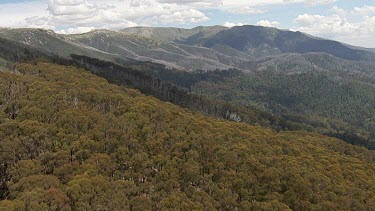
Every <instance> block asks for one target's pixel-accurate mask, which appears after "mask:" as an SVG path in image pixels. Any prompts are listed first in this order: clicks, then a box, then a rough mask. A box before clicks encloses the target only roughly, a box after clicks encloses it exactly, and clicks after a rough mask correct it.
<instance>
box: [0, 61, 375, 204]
mask: <svg viewBox="0 0 375 211" xmlns="http://www.w3.org/2000/svg"><path fill="white" fill-rule="evenodd" d="M17 69H18V70H19V72H20V73H19V74H14V73H10V72H0V91H1V93H8V94H5V95H1V96H0V102H1V109H2V110H3V112H4V113H5V118H4V121H2V122H1V124H0V150H4V151H5V150H10V151H11V150H13V149H15V150H16V161H17V162H16V165H14V166H10V167H9V169H10V170H9V174H10V175H11V177H10V178H9V180H8V182H7V185H8V186H9V190H10V192H9V196H8V198H7V200H3V201H0V209H3V210H24V209H26V210H150V209H153V210H166V209H171V210H176V209H178V210H234V209H238V210H290V209H292V210H313V209H317V210H321V209H329V210H351V209H355V210H369V209H372V207H374V206H375V201H374V198H375V177H374V175H375V164H374V162H375V154H374V152H373V151H368V150H366V149H364V148H360V147H356V146H352V145H349V144H346V143H345V142H343V141H341V140H338V139H335V138H330V137H326V136H322V135H319V134H315V133H308V132H285V131H284V132H283V131H280V132H275V131H273V130H270V129H266V128H263V127H259V126H249V125H246V124H243V123H235V122H229V121H224V120H217V119H213V118H209V117H204V116H201V115H199V114H196V113H193V112H191V111H188V110H186V109H182V108H180V107H178V106H175V105H173V104H171V103H164V102H161V101H159V100H157V99H155V98H153V97H148V96H145V95H142V94H141V93H140V92H138V91H136V90H132V89H128V88H124V87H120V86H116V85H111V84H109V83H108V82H107V81H106V80H104V79H101V78H99V77H96V76H94V75H92V74H90V73H89V72H87V71H84V70H82V69H77V68H74V67H68V66H59V65H53V64H48V63H38V64H37V65H32V64H20V65H18V66H17ZM9 108H14V109H9ZM1 156H2V158H3V159H4V160H11V157H12V156H13V155H11V154H9V155H8V154H1Z"/></svg>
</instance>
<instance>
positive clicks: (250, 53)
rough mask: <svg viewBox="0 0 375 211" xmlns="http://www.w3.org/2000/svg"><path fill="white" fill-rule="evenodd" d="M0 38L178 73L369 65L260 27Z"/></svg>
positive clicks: (354, 52) (318, 42) (10, 33)
mask: <svg viewBox="0 0 375 211" xmlns="http://www.w3.org/2000/svg"><path fill="white" fill-rule="evenodd" d="M0 37H2V38H6V39H10V40H13V41H17V42H22V43H25V44H27V45H30V46H32V47H35V48H38V49H41V50H43V51H46V52H48V53H53V54H56V55H60V56H65V57H66V56H69V54H79V55H85V56H90V57H93V58H98V59H103V60H108V61H116V60H129V59H134V60H138V61H151V62H154V63H159V64H163V65H166V66H168V67H171V68H175V69H182V70H188V71H191V70H198V69H202V70H215V69H222V70H225V69H231V68H235V69H240V70H245V71H246V70H252V69H253V68H254V63H255V62H256V61H258V60H260V59H264V58H266V57H274V56H279V55H283V54H289V53H298V54H304V53H312V52H313V53H327V54H330V55H333V56H335V57H338V58H342V59H347V60H353V61H374V60H375V53H374V52H371V49H368V50H366V49H364V48H353V47H350V46H349V45H346V44H342V43H340V42H336V41H331V40H325V39H321V38H315V37H312V36H309V35H306V34H303V33H301V32H292V31H287V30H279V29H276V28H268V27H261V26H238V27H232V28H227V27H223V26H209V27H203V26H201V27H196V28H193V29H181V28H153V27H134V28H126V29H123V30H120V31H110V30H94V31H91V32H88V33H84V34H77V35H60V34H55V33H54V32H53V31H48V30H40V29H0Z"/></svg>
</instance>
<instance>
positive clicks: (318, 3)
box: [283, 0, 337, 6]
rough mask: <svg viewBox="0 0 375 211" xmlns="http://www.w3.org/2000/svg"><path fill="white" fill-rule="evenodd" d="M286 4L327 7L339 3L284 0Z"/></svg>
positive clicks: (318, 0)
mask: <svg viewBox="0 0 375 211" xmlns="http://www.w3.org/2000/svg"><path fill="white" fill-rule="evenodd" d="M283 1H284V2H285V3H304V4H305V5H306V6H318V5H327V4H332V3H335V2H337V0H283Z"/></svg>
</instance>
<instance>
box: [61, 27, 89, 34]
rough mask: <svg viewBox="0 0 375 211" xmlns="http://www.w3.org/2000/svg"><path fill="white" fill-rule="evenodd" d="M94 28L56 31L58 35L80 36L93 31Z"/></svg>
mask: <svg viewBox="0 0 375 211" xmlns="http://www.w3.org/2000/svg"><path fill="white" fill-rule="evenodd" d="M94 29H95V28H94V27H76V28H69V29H66V30H65V29H63V30H59V31H56V32H57V33H59V34H82V33H86V32H89V31H92V30H94Z"/></svg>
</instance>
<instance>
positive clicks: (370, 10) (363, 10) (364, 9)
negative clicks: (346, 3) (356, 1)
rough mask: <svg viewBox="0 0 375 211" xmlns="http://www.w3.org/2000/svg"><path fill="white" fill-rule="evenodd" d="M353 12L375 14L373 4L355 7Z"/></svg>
mask: <svg viewBox="0 0 375 211" xmlns="http://www.w3.org/2000/svg"><path fill="white" fill-rule="evenodd" d="M353 12H354V13H358V14H361V15H375V6H367V5H365V6H363V7H355V8H354V9H353Z"/></svg>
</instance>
